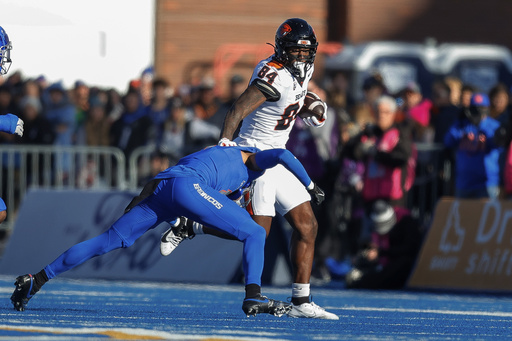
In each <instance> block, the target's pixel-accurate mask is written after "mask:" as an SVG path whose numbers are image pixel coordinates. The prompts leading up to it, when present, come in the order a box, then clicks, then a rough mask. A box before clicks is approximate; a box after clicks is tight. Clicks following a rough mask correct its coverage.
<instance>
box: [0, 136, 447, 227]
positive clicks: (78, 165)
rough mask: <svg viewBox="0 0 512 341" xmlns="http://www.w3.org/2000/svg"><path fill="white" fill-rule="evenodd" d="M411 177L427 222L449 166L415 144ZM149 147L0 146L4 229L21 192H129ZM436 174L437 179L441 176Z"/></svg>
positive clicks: (437, 152)
mask: <svg viewBox="0 0 512 341" xmlns="http://www.w3.org/2000/svg"><path fill="white" fill-rule="evenodd" d="M416 147H417V150H418V159H417V167H416V178H415V181H414V184H413V186H412V188H411V189H410V191H409V195H408V207H409V208H410V209H411V210H412V211H413V213H414V214H415V215H416V216H418V217H419V218H420V219H422V220H423V222H424V223H428V222H429V221H430V219H431V218H432V214H433V210H434V208H435V204H436V202H437V200H438V199H439V197H440V196H441V195H446V194H447V193H449V191H450V189H449V186H450V183H451V178H450V174H451V171H450V168H451V164H450V163H449V162H447V161H445V160H444V159H443V157H442V155H443V152H444V148H443V146H442V145H433V144H421V143H420V144H417V145H416ZM154 151H155V146H154V145H149V146H143V147H139V148H136V149H135V150H134V151H133V152H132V153H131V155H130V158H129V159H128V160H127V159H126V158H125V155H124V154H123V152H122V151H121V150H120V149H118V148H115V147H88V146H66V147H65V146H42V145H15V146H13V145H2V148H1V149H0V196H1V197H2V198H3V199H4V201H5V203H6V205H7V220H6V222H4V223H3V224H2V225H0V229H5V228H7V229H9V228H11V227H12V226H13V223H14V221H15V219H16V212H17V210H18V208H19V205H20V204H21V203H22V201H23V197H24V196H25V194H26V192H27V191H28V190H29V189H31V188H39V189H62V190H65V189H74V190H77V189H78V190H111V189H113V190H133V191H137V190H139V189H140V187H141V180H142V179H145V178H147V177H148V176H149V175H150V171H151V166H150V156H151V153H153V152H154ZM440 174H441V175H442V176H440Z"/></svg>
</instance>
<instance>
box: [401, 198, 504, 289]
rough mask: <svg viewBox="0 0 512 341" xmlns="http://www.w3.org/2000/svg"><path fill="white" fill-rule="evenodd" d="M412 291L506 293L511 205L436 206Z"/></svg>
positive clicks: (480, 202) (447, 201)
mask: <svg viewBox="0 0 512 341" xmlns="http://www.w3.org/2000/svg"><path fill="white" fill-rule="evenodd" d="M409 287H412V288H444V289H467V290H487V291H510V290H512V202H510V201H499V200H458V199H453V198H443V199H441V200H440V201H439V202H438V205H437V208H436V211H435V217H434V221H433V223H432V226H431V227H430V230H429V232H428V235H427V236H426V238H425V241H424V243H423V248H422V250H421V253H420V256H419V259H418V262H417V265H416V268H415V270H414V272H413V274H412V276H411V278H410V280H409Z"/></svg>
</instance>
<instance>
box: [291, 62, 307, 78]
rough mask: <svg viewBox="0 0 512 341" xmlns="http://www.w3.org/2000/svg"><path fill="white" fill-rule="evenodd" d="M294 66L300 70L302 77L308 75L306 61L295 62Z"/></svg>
mask: <svg viewBox="0 0 512 341" xmlns="http://www.w3.org/2000/svg"><path fill="white" fill-rule="evenodd" d="M293 67H294V68H295V69H297V70H299V72H300V77H301V78H304V76H306V62H297V61H295V62H293Z"/></svg>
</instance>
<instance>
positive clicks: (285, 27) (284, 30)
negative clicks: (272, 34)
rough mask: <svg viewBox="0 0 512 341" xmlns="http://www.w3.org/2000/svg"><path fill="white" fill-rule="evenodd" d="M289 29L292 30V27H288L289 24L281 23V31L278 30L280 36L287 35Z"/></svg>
mask: <svg viewBox="0 0 512 341" xmlns="http://www.w3.org/2000/svg"><path fill="white" fill-rule="evenodd" d="M291 31H292V28H291V27H290V25H288V24H283V25H281V32H280V34H281V37H284V36H285V35H287V34H288V33H290V32H291Z"/></svg>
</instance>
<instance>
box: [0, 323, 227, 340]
mask: <svg viewBox="0 0 512 341" xmlns="http://www.w3.org/2000/svg"><path fill="white" fill-rule="evenodd" d="M0 330H7V331H16V332H25V333H45V334H58V335H64V334H71V335H74V336H77V334H96V335H105V336H108V337H109V338H111V339H114V340H167V339H166V338H162V337H159V336H154V335H137V334H128V333H124V332H120V331H115V330H107V331H93V330H90V331H89V330H83V329H82V330H80V331H78V330H77V331H68V332H64V331H55V330H49V329H37V328H22V327H18V328H16V327H5V326H3V327H0ZM197 340H200V341H236V340H233V339H220V338H206V339H201V338H198V339H197Z"/></svg>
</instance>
